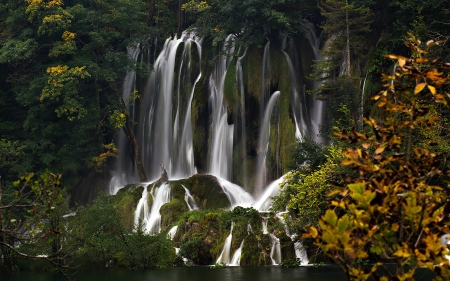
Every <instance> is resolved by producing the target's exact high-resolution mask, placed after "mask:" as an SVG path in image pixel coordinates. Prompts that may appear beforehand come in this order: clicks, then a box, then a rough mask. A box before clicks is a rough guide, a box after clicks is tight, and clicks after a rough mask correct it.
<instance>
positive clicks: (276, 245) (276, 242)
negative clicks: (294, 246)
mask: <svg viewBox="0 0 450 281" xmlns="http://www.w3.org/2000/svg"><path fill="white" fill-rule="evenodd" d="M269 235H270V239H271V240H272V249H270V259H271V260H272V265H278V264H280V263H281V245H280V239H279V238H278V237H276V236H275V235H274V234H272V233H269Z"/></svg>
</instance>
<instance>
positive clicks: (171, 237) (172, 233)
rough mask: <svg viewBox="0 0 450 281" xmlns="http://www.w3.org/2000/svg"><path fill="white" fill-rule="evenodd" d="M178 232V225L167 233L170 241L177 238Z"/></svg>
mask: <svg viewBox="0 0 450 281" xmlns="http://www.w3.org/2000/svg"><path fill="white" fill-rule="evenodd" d="M177 230H178V225H175V226H174V227H172V228H171V229H170V230H169V232H168V233H167V238H169V239H170V240H173V238H174V237H175V234H177Z"/></svg>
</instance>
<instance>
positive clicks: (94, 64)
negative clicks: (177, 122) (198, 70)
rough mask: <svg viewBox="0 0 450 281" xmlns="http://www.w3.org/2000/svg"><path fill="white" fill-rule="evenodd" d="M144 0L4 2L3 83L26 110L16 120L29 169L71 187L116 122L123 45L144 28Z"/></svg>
mask: <svg viewBox="0 0 450 281" xmlns="http://www.w3.org/2000/svg"><path fill="white" fill-rule="evenodd" d="M146 7H147V3H145V2H144V1H133V2H131V1H125V0H115V1H107V2H105V1H67V2H65V3H63V2H62V1H31V0H30V1H23V2H20V1H19V2H18V1H7V3H5V4H2V5H1V7H0V25H1V26H2V27H4V29H3V30H4V32H2V33H1V34H0V42H2V44H1V46H0V64H1V67H0V70H3V71H4V72H3V73H2V74H3V76H2V77H3V78H2V79H3V80H2V84H4V85H6V89H8V91H9V92H11V93H12V97H14V98H15V99H16V101H17V102H18V103H19V104H20V105H21V106H22V110H24V111H25V112H26V115H21V117H22V119H19V120H17V119H16V120H15V121H16V122H17V123H22V125H21V126H22V127H23V128H24V130H25V131H26V132H27V133H26V134H20V135H21V136H22V138H23V139H22V141H23V143H24V144H26V147H27V149H29V150H30V151H33V153H32V154H30V155H29V156H30V158H31V160H32V161H31V162H32V163H33V164H34V165H33V167H30V168H31V169H32V170H34V171H40V170H45V169H50V170H52V171H57V172H61V173H64V176H65V177H66V179H67V184H68V185H72V186H73V185H74V184H75V183H76V182H77V181H78V180H79V179H80V177H81V175H82V174H83V170H86V167H89V166H91V165H92V163H93V161H92V158H93V157H95V156H98V155H99V154H100V153H101V152H102V151H103V147H102V145H103V144H105V143H110V142H111V141H112V136H113V135H114V133H115V131H116V128H113V126H111V125H110V123H109V122H107V120H108V119H109V117H110V116H111V115H112V114H113V113H114V110H115V109H116V110H117V109H120V102H119V97H120V95H121V85H122V80H123V78H124V76H125V74H126V72H127V71H129V70H130V69H135V68H136V63H135V62H133V61H132V60H131V59H130V58H129V56H128V54H127V48H128V47H130V46H133V45H135V44H136V43H137V42H140V41H141V40H142V38H143V35H144V34H146V33H147V32H148V28H147V25H146V18H147V14H146V12H145V11H146Z"/></svg>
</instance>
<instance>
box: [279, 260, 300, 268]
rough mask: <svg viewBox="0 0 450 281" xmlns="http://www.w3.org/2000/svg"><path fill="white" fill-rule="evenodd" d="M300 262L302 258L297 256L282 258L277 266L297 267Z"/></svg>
mask: <svg viewBox="0 0 450 281" xmlns="http://www.w3.org/2000/svg"><path fill="white" fill-rule="evenodd" d="M301 264H302V260H301V259H299V258H295V259H288V260H283V261H282V262H281V263H280V264H279V266H281V267H284V268H295V267H299V266H300V265H301Z"/></svg>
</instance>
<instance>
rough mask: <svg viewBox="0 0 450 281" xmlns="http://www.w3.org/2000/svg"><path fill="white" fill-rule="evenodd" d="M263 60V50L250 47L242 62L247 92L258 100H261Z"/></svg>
mask: <svg viewBox="0 0 450 281" xmlns="http://www.w3.org/2000/svg"><path fill="white" fill-rule="evenodd" d="M262 61H263V54H262V52H261V50H260V49H258V48H256V47H250V49H249V50H247V55H246V56H245V58H244V61H243V64H242V68H243V74H244V81H245V82H246V86H247V87H246V90H247V91H246V94H248V95H251V96H253V97H254V98H255V99H256V100H257V101H259V100H260V94H261V80H262V77H261V76H262Z"/></svg>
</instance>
